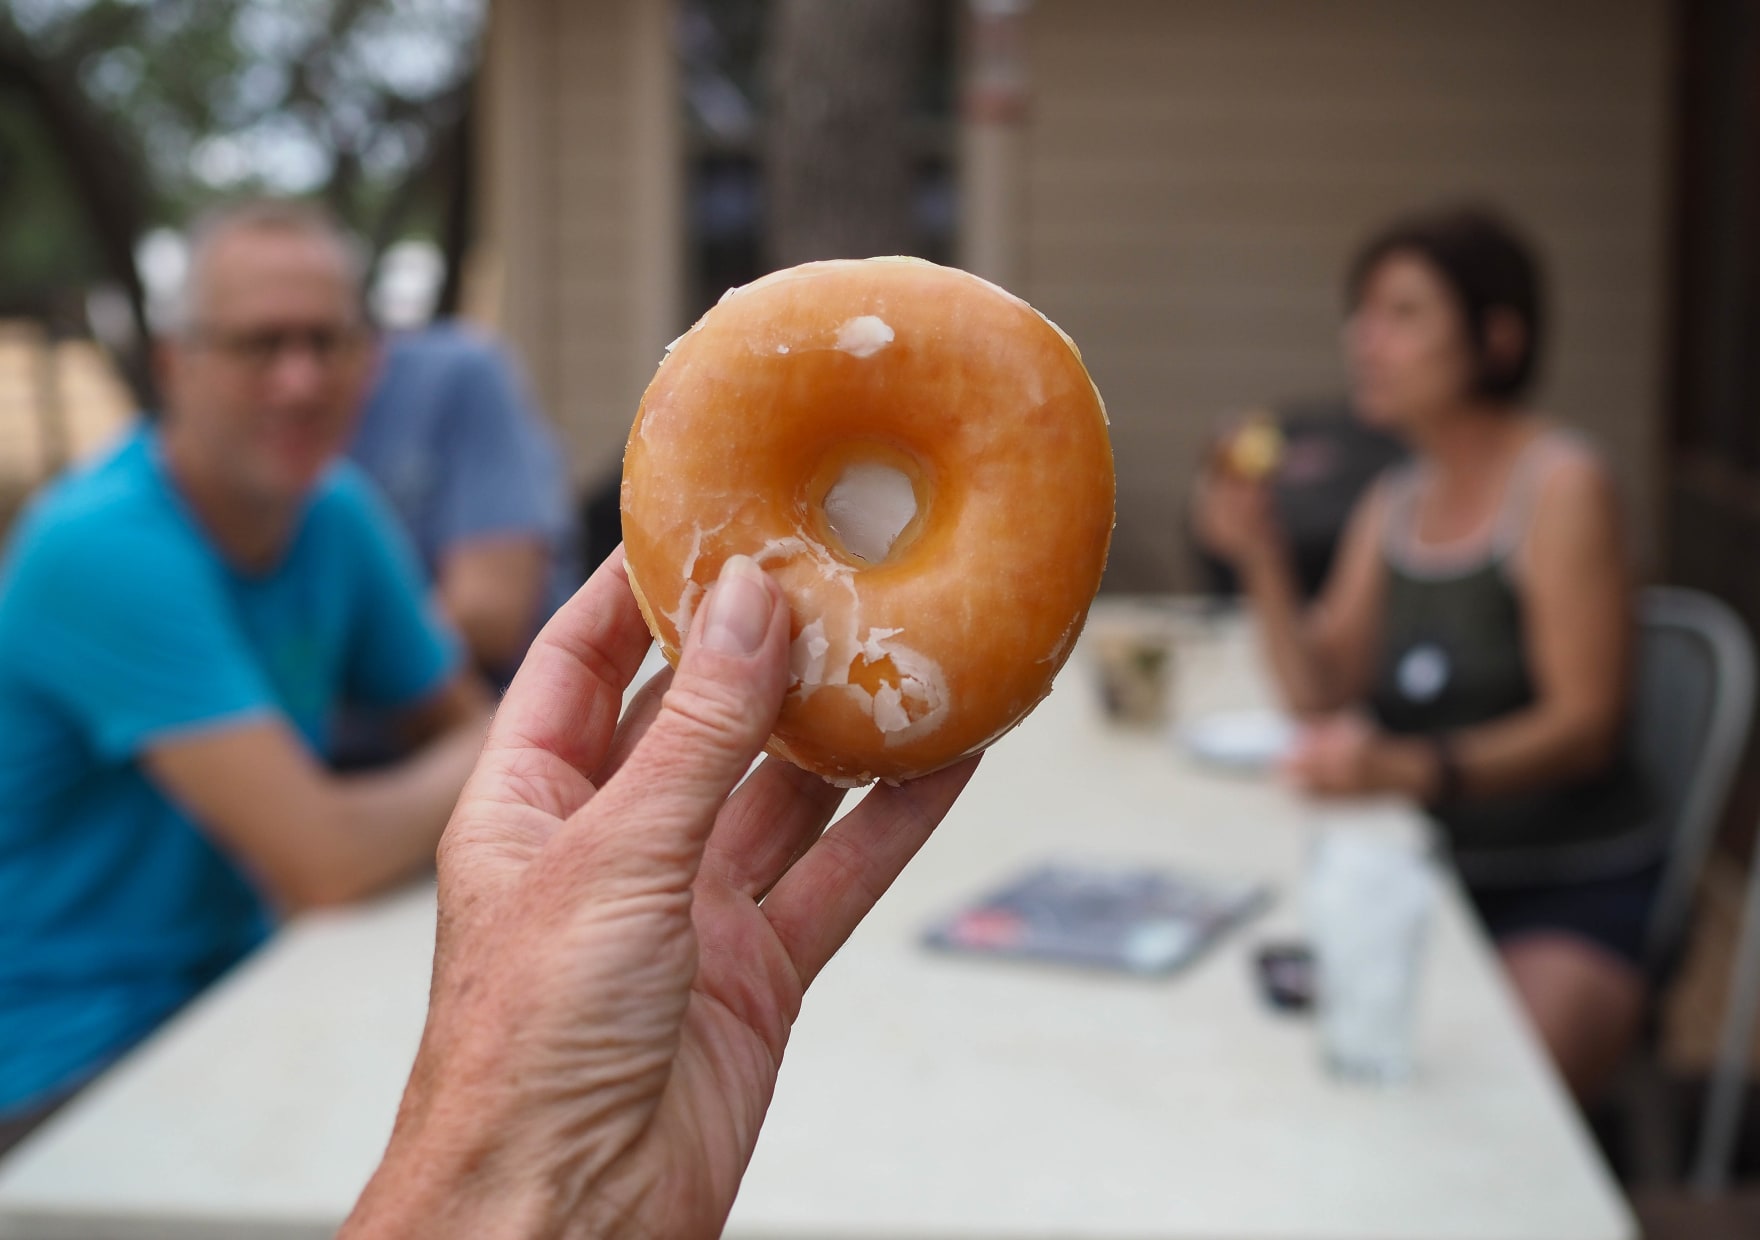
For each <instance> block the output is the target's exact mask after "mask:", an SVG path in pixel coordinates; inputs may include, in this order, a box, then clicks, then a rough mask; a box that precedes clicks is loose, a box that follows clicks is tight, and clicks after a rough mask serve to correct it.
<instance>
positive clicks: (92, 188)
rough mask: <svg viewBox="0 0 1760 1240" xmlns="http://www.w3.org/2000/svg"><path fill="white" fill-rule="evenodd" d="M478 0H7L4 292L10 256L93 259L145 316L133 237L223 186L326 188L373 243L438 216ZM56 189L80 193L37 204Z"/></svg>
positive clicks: (66, 274) (456, 161) (25, 260)
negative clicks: (68, 208) (61, 208)
mask: <svg viewBox="0 0 1760 1240" xmlns="http://www.w3.org/2000/svg"><path fill="white" fill-rule="evenodd" d="M483 9H484V3H483V0H6V2H5V3H0V172H4V173H5V174H6V175H5V176H4V178H3V179H0V232H3V233H4V234H5V236H6V238H7V240H6V242H5V245H4V248H0V259H4V260H5V261H0V272H5V273H9V276H7V275H0V280H8V282H9V283H10V284H11V285H12V286H13V287H12V288H10V289H0V301H3V300H5V299H6V294H7V293H9V292H10V293H12V294H13V295H14V297H15V298H16V296H17V294H18V288H17V285H18V284H19V283H20V280H19V276H18V273H20V272H23V273H29V278H30V281H31V282H32V283H34V284H41V283H43V282H45V281H50V282H52V276H53V274H54V273H55V272H56V271H57V270H58V269H59V270H60V271H62V273H63V278H64V279H65V280H67V281H70V282H75V283H77V282H80V281H84V280H87V279H89V278H90V277H91V275H92V272H91V270H90V268H91V267H92V266H94V265H95V266H96V267H97V268H99V269H100V270H101V272H102V274H103V275H105V276H107V277H108V278H109V279H110V280H112V281H114V282H115V283H117V284H119V285H120V286H122V287H123V288H124V289H125V290H126V291H127V292H128V294H129V297H130V300H131V302H132V304H133V305H134V308H135V313H136V317H137V320H138V321H139V322H140V325H141V327H142V328H143V329H144V327H145V319H144V298H143V296H142V290H141V282H140V279H139V276H138V273H137V272H136V271H135V269H134V251H135V246H136V244H137V243H138V241H139V239H140V237H141V236H142V235H143V234H144V233H145V232H146V231H148V230H149V229H151V228H152V227H154V226H156V225H160V224H166V223H175V222H177V221H179V220H180V219H181V218H182V217H183V216H185V215H186V214H187V213H188V212H190V211H191V210H194V209H197V208H199V207H200V206H202V205H203V204H204V203H206V202H209V201H211V200H213V199H215V198H217V197H221V196H226V195H234V194H240V193H251V192H273V193H288V194H312V195H318V196H321V197H323V198H324V199H325V200H326V201H327V202H328V203H329V204H330V205H331V206H332V207H333V208H334V209H335V210H336V212H337V213H338V214H339V215H340V216H342V218H343V219H344V220H346V221H348V222H349V223H350V224H352V225H353V226H354V227H355V228H356V229H358V230H359V231H360V232H361V234H362V235H363V236H364V237H366V238H367V239H368V240H369V242H370V243H371V244H372V245H373V247H374V249H375V250H377V249H380V248H382V247H383V246H384V245H386V244H388V243H389V242H391V241H393V240H396V239H397V238H398V237H400V236H402V235H406V234H407V233H409V232H411V231H416V230H422V231H428V232H430V233H433V232H439V231H441V224H442V222H443V221H444V220H445V219H447V218H449V217H451V216H455V215H456V214H457V213H458V212H457V210H456V204H453V203H450V201H449V200H450V199H452V198H454V197H455V196H457V195H458V194H461V193H463V192H464V180H465V170H464V168H463V167H462V143H463V126H464V118H465V114H466V110H467V105H468V102H469V97H470V80H471V76H472V71H473V68H474V65H475V59H476V43H477V37H478V33H479V30H480V27H481V24H482V21H483ZM50 203H55V204H62V205H63V206H66V205H77V207H78V210H76V211H74V212H72V213H66V212H61V213H57V214H54V216H53V218H52V219H48V220H46V219H45V217H46V216H47V215H49V213H50V212H51V210H52V209H51V208H50V207H48V206H46V205H45V204H50ZM25 222H29V225H30V226H28V227H21V225H22V224H24V223H25ZM82 242H83V244H82ZM82 257H83V258H85V259H86V261H84V262H82V261H80V260H81V259H82ZM93 259H95V263H93V262H92V261H91V260H93ZM63 262H65V263H66V266H65V267H64V268H62V267H59V264H61V263H63Z"/></svg>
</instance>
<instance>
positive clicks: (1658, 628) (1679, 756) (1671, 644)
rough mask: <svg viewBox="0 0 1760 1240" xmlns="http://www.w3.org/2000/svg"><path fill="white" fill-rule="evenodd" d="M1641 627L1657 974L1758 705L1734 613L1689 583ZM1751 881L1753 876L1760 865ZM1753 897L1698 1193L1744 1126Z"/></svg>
mask: <svg viewBox="0 0 1760 1240" xmlns="http://www.w3.org/2000/svg"><path fill="white" fill-rule="evenodd" d="M1638 623H1639V651H1638V671H1637V683H1636V685H1635V687H1634V694H1633V703H1632V724H1631V731H1630V736H1629V747H1630V752H1631V753H1632V756H1633V758H1634V760H1635V761H1636V762H1637V764H1638V766H1639V768H1640V770H1641V771H1642V772H1643V775H1644V777H1645V780H1646V781H1647V783H1648V785H1649V788H1650V790H1651V793H1652V795H1653V796H1654V797H1655V799H1656V803H1657V812H1658V813H1659V814H1660V815H1661V816H1662V818H1663V821H1664V822H1665V823H1667V825H1668V828H1669V839H1670V847H1669V856H1668V860H1667V862H1666V864H1665V866H1664V871H1663V879H1662V884H1661V888H1660V890H1659V892H1658V894H1657V901H1656V909H1655V912H1654V913H1653V914H1652V917H1651V925H1650V932H1649V940H1648V943H1647V945H1646V964H1647V965H1648V966H1649V969H1650V972H1651V974H1652V976H1660V975H1661V974H1662V973H1663V972H1665V971H1666V969H1667V966H1668V964H1669V963H1670V962H1671V961H1673V960H1674V959H1676V958H1677V957H1678V954H1679V952H1680V951H1681V950H1682V949H1683V947H1684V946H1685V941H1686V936H1687V932H1688V930H1689V926H1690V919H1691V914H1692V909H1693V902H1694V896H1695V894H1696V892H1697V889H1698V886H1699V881H1700V877H1701V875H1702V874H1703V871H1704V867H1705V862H1706V859H1707V858H1708V856H1709V855H1710V852H1711V847H1712V844H1713V842H1714V840H1715V838H1716V835H1717V828H1718V826H1719V823H1720V822H1721V820H1722V817H1723V810H1724V806H1725V804H1726V802H1727V800H1728V797H1729V792H1730V786H1731V784H1732V783H1733V782H1734V779H1735V774H1736V769H1737V767H1738V766H1739V765H1740V763H1741V760H1742V756H1743V753H1744V752H1745V750H1746V747H1747V740H1748V729H1749V725H1750V722H1751V719H1752V716H1753V712H1754V700H1755V655H1754V642H1753V639H1752V637H1751V636H1750V635H1749V633H1748V628H1747V625H1745V624H1744V623H1743V622H1742V620H1741V618H1740V617H1739V616H1737V615H1736V613H1735V612H1734V611H1733V610H1731V609H1730V607H1729V606H1727V605H1726V604H1724V603H1722V602H1720V601H1719V600H1718V599H1715V598H1713V597H1712V596H1711V595H1709V594H1704V593H1701V592H1699V591H1697V590H1685V589H1679V588H1676V587H1656V588H1652V589H1649V590H1646V591H1645V592H1644V593H1643V595H1642V597H1641V599H1640V601H1639V617H1638ZM1756 878H1757V881H1760V871H1757V875H1756ZM1755 893H1756V894H1755V895H1754V896H1753V897H1751V898H1750V900H1749V902H1748V904H1749V907H1748V915H1747V918H1746V924H1745V926H1744V931H1743V936H1742V950H1741V951H1739V952H1738V953H1737V963H1736V967H1735V973H1736V979H1737V984H1736V985H1735V986H1733V987H1732V994H1731V999H1730V1007H1729V1010H1728V1013H1727V1015H1726V1019H1725V1028H1724V1039H1723V1049H1722V1052H1721V1053H1720V1055H1719V1060H1718V1068H1717V1073H1716V1075H1715V1077H1714V1083H1713V1086H1712V1096H1711V1104H1710V1106H1709V1108H1708V1111H1707V1117H1706V1120H1705V1124H1704V1127H1703V1129H1702V1132H1701V1136H1700V1141H1699V1149H1698V1157H1697V1162H1696V1164H1695V1169H1694V1173H1693V1182H1694V1185H1695V1187H1696V1188H1698V1189H1699V1190H1700V1191H1701V1192H1714V1191H1717V1190H1718V1189H1719V1188H1721V1186H1722V1185H1723V1183H1724V1182H1725V1181H1727V1179H1728V1171H1729V1162H1730V1156H1731V1154H1732V1152H1733V1146H1734V1141H1735V1136H1736V1131H1737V1129H1738V1128H1739V1125H1740V1119H1741V1103H1742V1091H1743V1087H1744V1085H1745V1083H1746V1082H1745V1075H1746V1074H1745V1071H1744V1069H1745V1066H1746V1060H1745V1057H1744V1056H1743V1055H1742V1053H1741V1052H1742V1051H1743V1050H1745V1048H1746V1047H1747V1046H1748V1045H1750V1044H1751V1040H1752V1033H1753V1022H1754V1015H1755V1008H1756V1004H1757V1003H1760V886H1756V887H1755ZM1732 1048H1733V1049H1732ZM1648 1075H1651V1076H1654V1073H1650V1074H1648ZM1647 1084H1648V1085H1649V1087H1650V1090H1649V1092H1650V1093H1651V1098H1652V1100H1653V1101H1654V1100H1657V1099H1659V1098H1660V1094H1661V1087H1660V1082H1659V1081H1658V1080H1651V1081H1649V1082H1647ZM1640 1088H1642V1086H1641V1087H1640ZM1642 1109H1644V1110H1647V1111H1649V1112H1650V1116H1649V1118H1650V1122H1651V1123H1652V1124H1653V1125H1661V1126H1664V1127H1667V1128H1670V1129H1672V1128H1673V1124H1672V1123H1671V1122H1669V1120H1668V1119H1667V1118H1665V1116H1664V1110H1665V1108H1662V1107H1660V1106H1648V1105H1647V1106H1645V1107H1643V1108H1642ZM1647 1161H1651V1162H1654V1158H1652V1159H1650V1160H1647Z"/></svg>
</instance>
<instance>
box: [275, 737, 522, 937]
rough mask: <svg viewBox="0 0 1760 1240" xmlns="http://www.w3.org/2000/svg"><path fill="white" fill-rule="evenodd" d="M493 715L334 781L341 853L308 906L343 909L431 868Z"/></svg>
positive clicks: (328, 867)
mask: <svg viewBox="0 0 1760 1240" xmlns="http://www.w3.org/2000/svg"><path fill="white" fill-rule="evenodd" d="M488 720H489V716H488V712H487V711H483V712H481V713H480V714H478V715H476V716H474V717H472V718H470V719H468V720H464V721H460V722H459V723H456V724H454V726H453V727H451V728H450V729H448V730H447V731H446V732H444V733H442V734H441V735H440V736H438V737H436V738H435V739H434V740H433V741H432V742H431V743H429V744H428V745H426V746H424V747H423V748H422V749H421V750H420V751H418V752H417V753H416V754H414V755H412V756H411V757H409V758H406V759H405V760H403V761H402V762H400V763H398V764H397V765H395V766H392V767H387V768H385V769H382V770H378V771H371V772H367V773H363V774H358V775H343V776H337V777H336V785H335V787H334V789H333V792H334V798H335V800H334V805H335V812H336V816H337V820H338V822H339V823H341V824H342V830H343V838H342V839H341V841H340V845H341V848H342V849H343V851H344V855H342V856H340V857H337V858H334V859H332V861H331V863H330V865H329V866H327V867H326V868H327V870H328V871H329V875H328V878H327V880H326V881H325V882H324V883H323V884H322V885H321V886H320V888H319V890H317V891H315V892H312V893H310V898H309V899H308V900H307V903H309V904H338V903H343V902H346V901H349V900H354V899H359V898H360V897H362V896H366V895H370V894H372V893H373V892H375V891H379V890H381V889H383V888H385V887H387V886H390V885H391V884H392V883H395V882H397V881H398V880H399V879H402V878H405V877H408V876H409V875H411V874H414V873H416V872H418V871H420V870H421V869H423V868H424V867H426V866H428V865H430V864H431V863H432V862H433V859H434V849H435V847H436V846H437V845H438V844H439V842H440V833H441V832H442V831H443V830H444V829H445V827H446V821H447V819H448V818H449V817H451V815H452V808H453V806H454V804H456V803H457V801H458V794H459V792H460V791H461V790H462V789H463V788H464V782H465V780H466V778H468V777H469V775H470V772H471V767H472V766H473V765H474V764H475V762H476V759H477V755H478V753H479V752H481V750H482V747H483V733H484V729H485V728H486V727H487V726H488Z"/></svg>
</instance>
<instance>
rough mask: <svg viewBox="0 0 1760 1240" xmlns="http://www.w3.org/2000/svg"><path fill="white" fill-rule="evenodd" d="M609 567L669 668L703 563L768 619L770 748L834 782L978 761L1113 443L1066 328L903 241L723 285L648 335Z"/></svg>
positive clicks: (1070, 601) (1060, 615)
mask: <svg viewBox="0 0 1760 1240" xmlns="http://www.w3.org/2000/svg"><path fill="white" fill-rule="evenodd" d="M622 504H623V536H624V547H625V553H626V561H625V562H626V567H627V570H628V573H629V581H630V586H631V588H632V590H633V591H634V593H635V596H636V599H637V601H638V603H639V604H640V605H641V609H642V615H643V616H644V617H645V618H646V620H647V622H648V627H649V629H651V630H652V631H653V634H654V636H655V637H656V638H657V639H658V640H659V642H660V645H661V648H662V650H663V651H664V652H665V655H666V657H667V659H668V660H670V661H671V662H672V663H674V664H675V665H676V663H677V662H678V655H679V647H680V645H681V644H682V642H683V640H684V635H685V633H686V632H688V631H689V628H690V623H691V618H692V616H693V614H694V613H695V610H696V607H697V605H698V603H699V602H700V601H701V600H702V597H703V594H704V591H705V590H706V589H707V588H708V586H709V585H710V584H711V583H712V582H713V581H714V580H715V579H716V577H717V576H718V575H719V573H720V571H721V566H722V564H723V563H724V562H725V561H726V560H727V559H728V558H729V557H731V556H734V555H749V556H752V557H753V558H754V559H756V560H757V562H758V564H759V565H760V566H761V567H763V569H764V570H765V571H766V572H767V573H768V574H769V575H770V576H771V577H772V578H774V579H775V580H776V582H777V583H778V584H779V585H780V586H781V587H782V591H783V594H784V595H785V597H786V598H787V600H788V603H789V607H790V609H791V611H792V616H791V620H790V636H791V646H790V683H789V691H788V696H787V698H786V699H785V701H784V703H783V709H782V714H781V717H780V719H779V720H778V723H777V725H776V730H775V733H774V735H773V736H772V737H771V740H770V745H769V749H770V752H772V753H774V754H777V755H779V756H781V757H783V758H786V759H788V760H789V761H791V762H794V763H795V764H796V765H798V766H801V767H803V768H805V769H807V770H809V771H814V772H817V773H818V774H820V775H822V776H824V777H826V778H828V779H831V780H833V781H835V782H838V783H841V784H845V785H849V786H854V785H858V784H863V783H867V782H869V781H871V780H874V779H882V780H886V781H888V782H896V781H899V780H904V779H910V778H914V777H916V776H918V775H924V774H927V773H928V772H930V771H934V770H937V769H938V768H940V767H943V766H946V765H948V764H949V763H952V762H955V761H957V760H959V759H960V758H962V757H964V756H966V755H967V754H971V753H976V752H977V751H978V750H980V749H983V748H984V747H985V746H987V745H989V744H990V743H991V742H993V741H995V740H996V739H997V738H998V737H1000V736H1001V735H1002V734H1003V733H1005V732H1007V731H1008V730H1009V729H1010V728H1012V727H1014V726H1015V725H1016V724H1017V723H1019V722H1020V721H1021V720H1022V719H1023V718H1024V717H1025V716H1026V714H1027V712H1028V711H1030V710H1032V708H1033V707H1034V706H1035V705H1037V704H1038V702H1039V701H1040V700H1041V699H1042V698H1043V697H1044V696H1045V694H1046V693H1048V692H1049V691H1050V688H1051V680H1052V677H1053V676H1054V675H1055V674H1056V672H1057V670H1058V668H1060V667H1061V666H1062V665H1063V662H1064V660H1065V659H1066V658H1067V657H1068V656H1069V652H1070V647H1071V646H1072V645H1073V644H1074V642H1075V639H1076V636H1077V634H1078V633H1079V632H1080V631H1081V627H1082V622H1083V620H1084V618H1085V617H1086V615H1087V611H1088V604H1089V603H1090V602H1092V600H1093V598H1094V594H1095V591H1096V590H1098V588H1099V585H1100V573H1101V570H1102V569H1103V568H1104V567H1105V564H1106V552H1107V546H1108V544H1109V542H1110V541H1111V536H1112V523H1113V471H1112V449H1111V446H1110V444H1109V442H1108V439H1107V428H1106V414H1105V409H1104V407H1103V406H1102V404H1101V401H1100V395H1099V393H1098V392H1097V391H1096V390H1095V388H1094V384H1093V382H1092V381H1091V380H1090V379H1089V377H1088V372H1087V370H1086V369H1085V368H1084V367H1083V365H1082V362H1081V356H1080V354H1079V353H1077V351H1076V348H1075V345H1074V344H1073V343H1071V341H1070V340H1069V338H1068V337H1067V336H1065V335H1064V334H1063V333H1062V332H1061V331H1060V330H1058V328H1057V327H1056V326H1054V325H1053V324H1052V323H1051V322H1050V321H1049V320H1047V319H1045V318H1044V317H1043V316H1041V315H1040V314H1039V313H1038V312H1037V311H1035V310H1034V309H1033V308H1032V307H1031V306H1029V305H1027V303H1026V302H1024V301H1022V300H1020V299H1019V298H1017V297H1014V296H1012V295H1010V294H1008V293H1006V292H1004V291H1002V290H1001V289H999V288H997V287H996V286H995V285H993V284H990V283H988V282H986V281H984V280H981V279H979V278H978V277H976V276H972V275H968V274H967V273H965V272H963V271H956V270H953V269H951V268H946V267H938V266H936V265H934V264H933V263H927V262H923V261H921V260H918V259H892V258H880V259H866V260H861V261H855V260H839V261H832V262H820V263H808V264H805V265H803V266H800V267H793V268H790V269H788V270H786V271H779V272H776V273H774V274H772V275H769V276H766V277H764V278H763V279H760V280H757V281H755V282H754V283H752V284H748V285H746V286H744V287H743V288H738V289H733V290H730V291H729V292H728V293H727V294H726V295H725V296H724V297H723V298H722V299H721V302H720V304H718V305H717V306H715V308H714V309H712V310H710V311H709V312H708V313H707V314H706V315H704V316H703V317H702V319H700V320H699V321H698V322H697V324H696V325H695V326H694V327H692V328H691V329H690V330H689V331H687V332H686V333H685V334H684V335H683V336H681V337H679V339H678V340H676V341H674V342H673V344H672V345H671V346H670V347H669V349H668V350H667V355H666V357H665V358H664V359H663V360H662V361H661V363H660V368H659V370H658V372H657V373H656V374H655V376H654V379H653V381H652V382H651V383H650V384H649V385H648V389H647V392H646V393H645V394H644V395H643V397H642V401H641V406H640V408H639V410H638V411H637V414H636V420H635V425H634V427H633V428H632V429H631V431H630V437H629V444H628V447H627V449H626V450H625V453H624V465H623V493H622Z"/></svg>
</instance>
